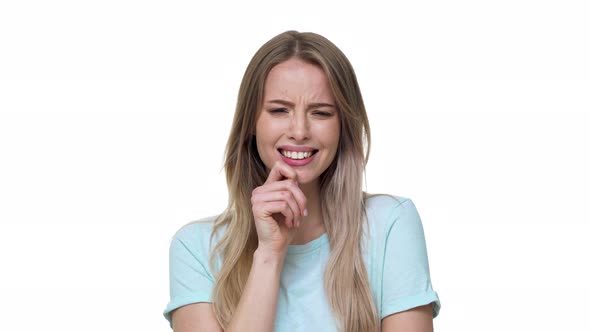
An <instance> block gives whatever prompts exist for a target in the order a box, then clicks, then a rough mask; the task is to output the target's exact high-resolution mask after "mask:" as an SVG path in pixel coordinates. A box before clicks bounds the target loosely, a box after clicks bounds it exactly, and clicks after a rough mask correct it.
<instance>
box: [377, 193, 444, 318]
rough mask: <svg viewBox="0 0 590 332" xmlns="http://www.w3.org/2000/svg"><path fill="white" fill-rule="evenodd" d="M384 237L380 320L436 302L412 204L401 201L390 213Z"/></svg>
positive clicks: (437, 306) (435, 309)
mask: <svg viewBox="0 0 590 332" xmlns="http://www.w3.org/2000/svg"><path fill="white" fill-rule="evenodd" d="M391 218H392V224H391V226H390V227H389V231H388V234H387V237H386V239H387V240H386V244H385V260H384V269H383V289H382V292H383V293H382V294H383V302H382V303H383V305H382V307H381V319H383V318H385V317H386V316H388V315H391V314H394V313H397V312H401V311H405V310H409V309H412V308H415V307H419V306H423V305H426V304H429V303H432V304H433V313H432V314H433V317H436V316H437V315H438V312H439V310H440V301H439V298H438V294H437V293H436V292H435V291H434V290H433V289H432V284H431V281H430V270H429V267H428V255H427V252H426V241H425V237H424V229H423V227H422V221H421V220H420V216H419V215H418V211H417V210H416V207H415V206H414V203H413V202H412V201H411V200H410V199H406V200H405V201H403V202H402V203H401V204H400V205H399V206H398V207H397V208H396V209H395V211H394V212H393V214H392V216H391Z"/></svg>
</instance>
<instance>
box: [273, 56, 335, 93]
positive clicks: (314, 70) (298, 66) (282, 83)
mask: <svg viewBox="0 0 590 332" xmlns="http://www.w3.org/2000/svg"><path fill="white" fill-rule="evenodd" d="M276 98H287V99H291V100H293V99H298V98H305V99H313V102H319V101H321V102H333V100H334V97H333V95H332V90H331V89H330V84H329V81H328V77H327V76H326V74H325V73H324V71H323V70H322V68H321V67H320V66H318V65H315V64H311V63H309V62H305V61H303V60H301V59H297V58H292V59H289V60H287V61H285V62H282V63H280V64H278V65H276V66H274V67H273V68H272V69H271V71H270V72H269V73H268V76H267V78H266V81H265V83H264V99H265V100H267V99H276ZM310 101H311V100H310Z"/></svg>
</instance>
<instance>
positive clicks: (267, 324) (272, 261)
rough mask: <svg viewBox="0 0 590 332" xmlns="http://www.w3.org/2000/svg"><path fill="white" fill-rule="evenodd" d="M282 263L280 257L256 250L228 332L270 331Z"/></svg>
mask: <svg viewBox="0 0 590 332" xmlns="http://www.w3.org/2000/svg"><path fill="white" fill-rule="evenodd" d="M284 260H285V256H284V255H282V257H281V256H277V255H273V254H272V253H269V252H266V251H261V250H260V249H258V250H256V252H255V254H254V260H253V263H252V269H251V270H250V275H249V276H248V281H247V282H246V287H245V289H244V293H242V296H241V297H240V302H239V304H238V308H237V310H236V313H235V314H234V316H233V317H232V320H231V322H230V324H229V327H228V329H227V331H228V332H234V331H269V332H270V331H273V326H274V318H275V312H276V306H277V298H278V294H279V280H280V277H281V269H282V267H283V262H284Z"/></svg>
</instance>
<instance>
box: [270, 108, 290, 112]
mask: <svg viewBox="0 0 590 332" xmlns="http://www.w3.org/2000/svg"><path fill="white" fill-rule="evenodd" d="M270 112H271V113H287V109H286V108H275V109H272V110H270Z"/></svg>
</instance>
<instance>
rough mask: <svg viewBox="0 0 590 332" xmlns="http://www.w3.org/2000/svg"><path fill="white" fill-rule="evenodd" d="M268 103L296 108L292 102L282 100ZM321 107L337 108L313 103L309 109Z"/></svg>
mask: <svg viewBox="0 0 590 332" xmlns="http://www.w3.org/2000/svg"><path fill="white" fill-rule="evenodd" d="M268 103H273V104H280V105H284V106H289V107H294V106H295V104H293V103H292V102H290V101H286V100H281V99H273V100H269V101H268ZM320 107H334V108H336V106H334V105H332V104H330V103H311V104H309V105H308V108H320Z"/></svg>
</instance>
